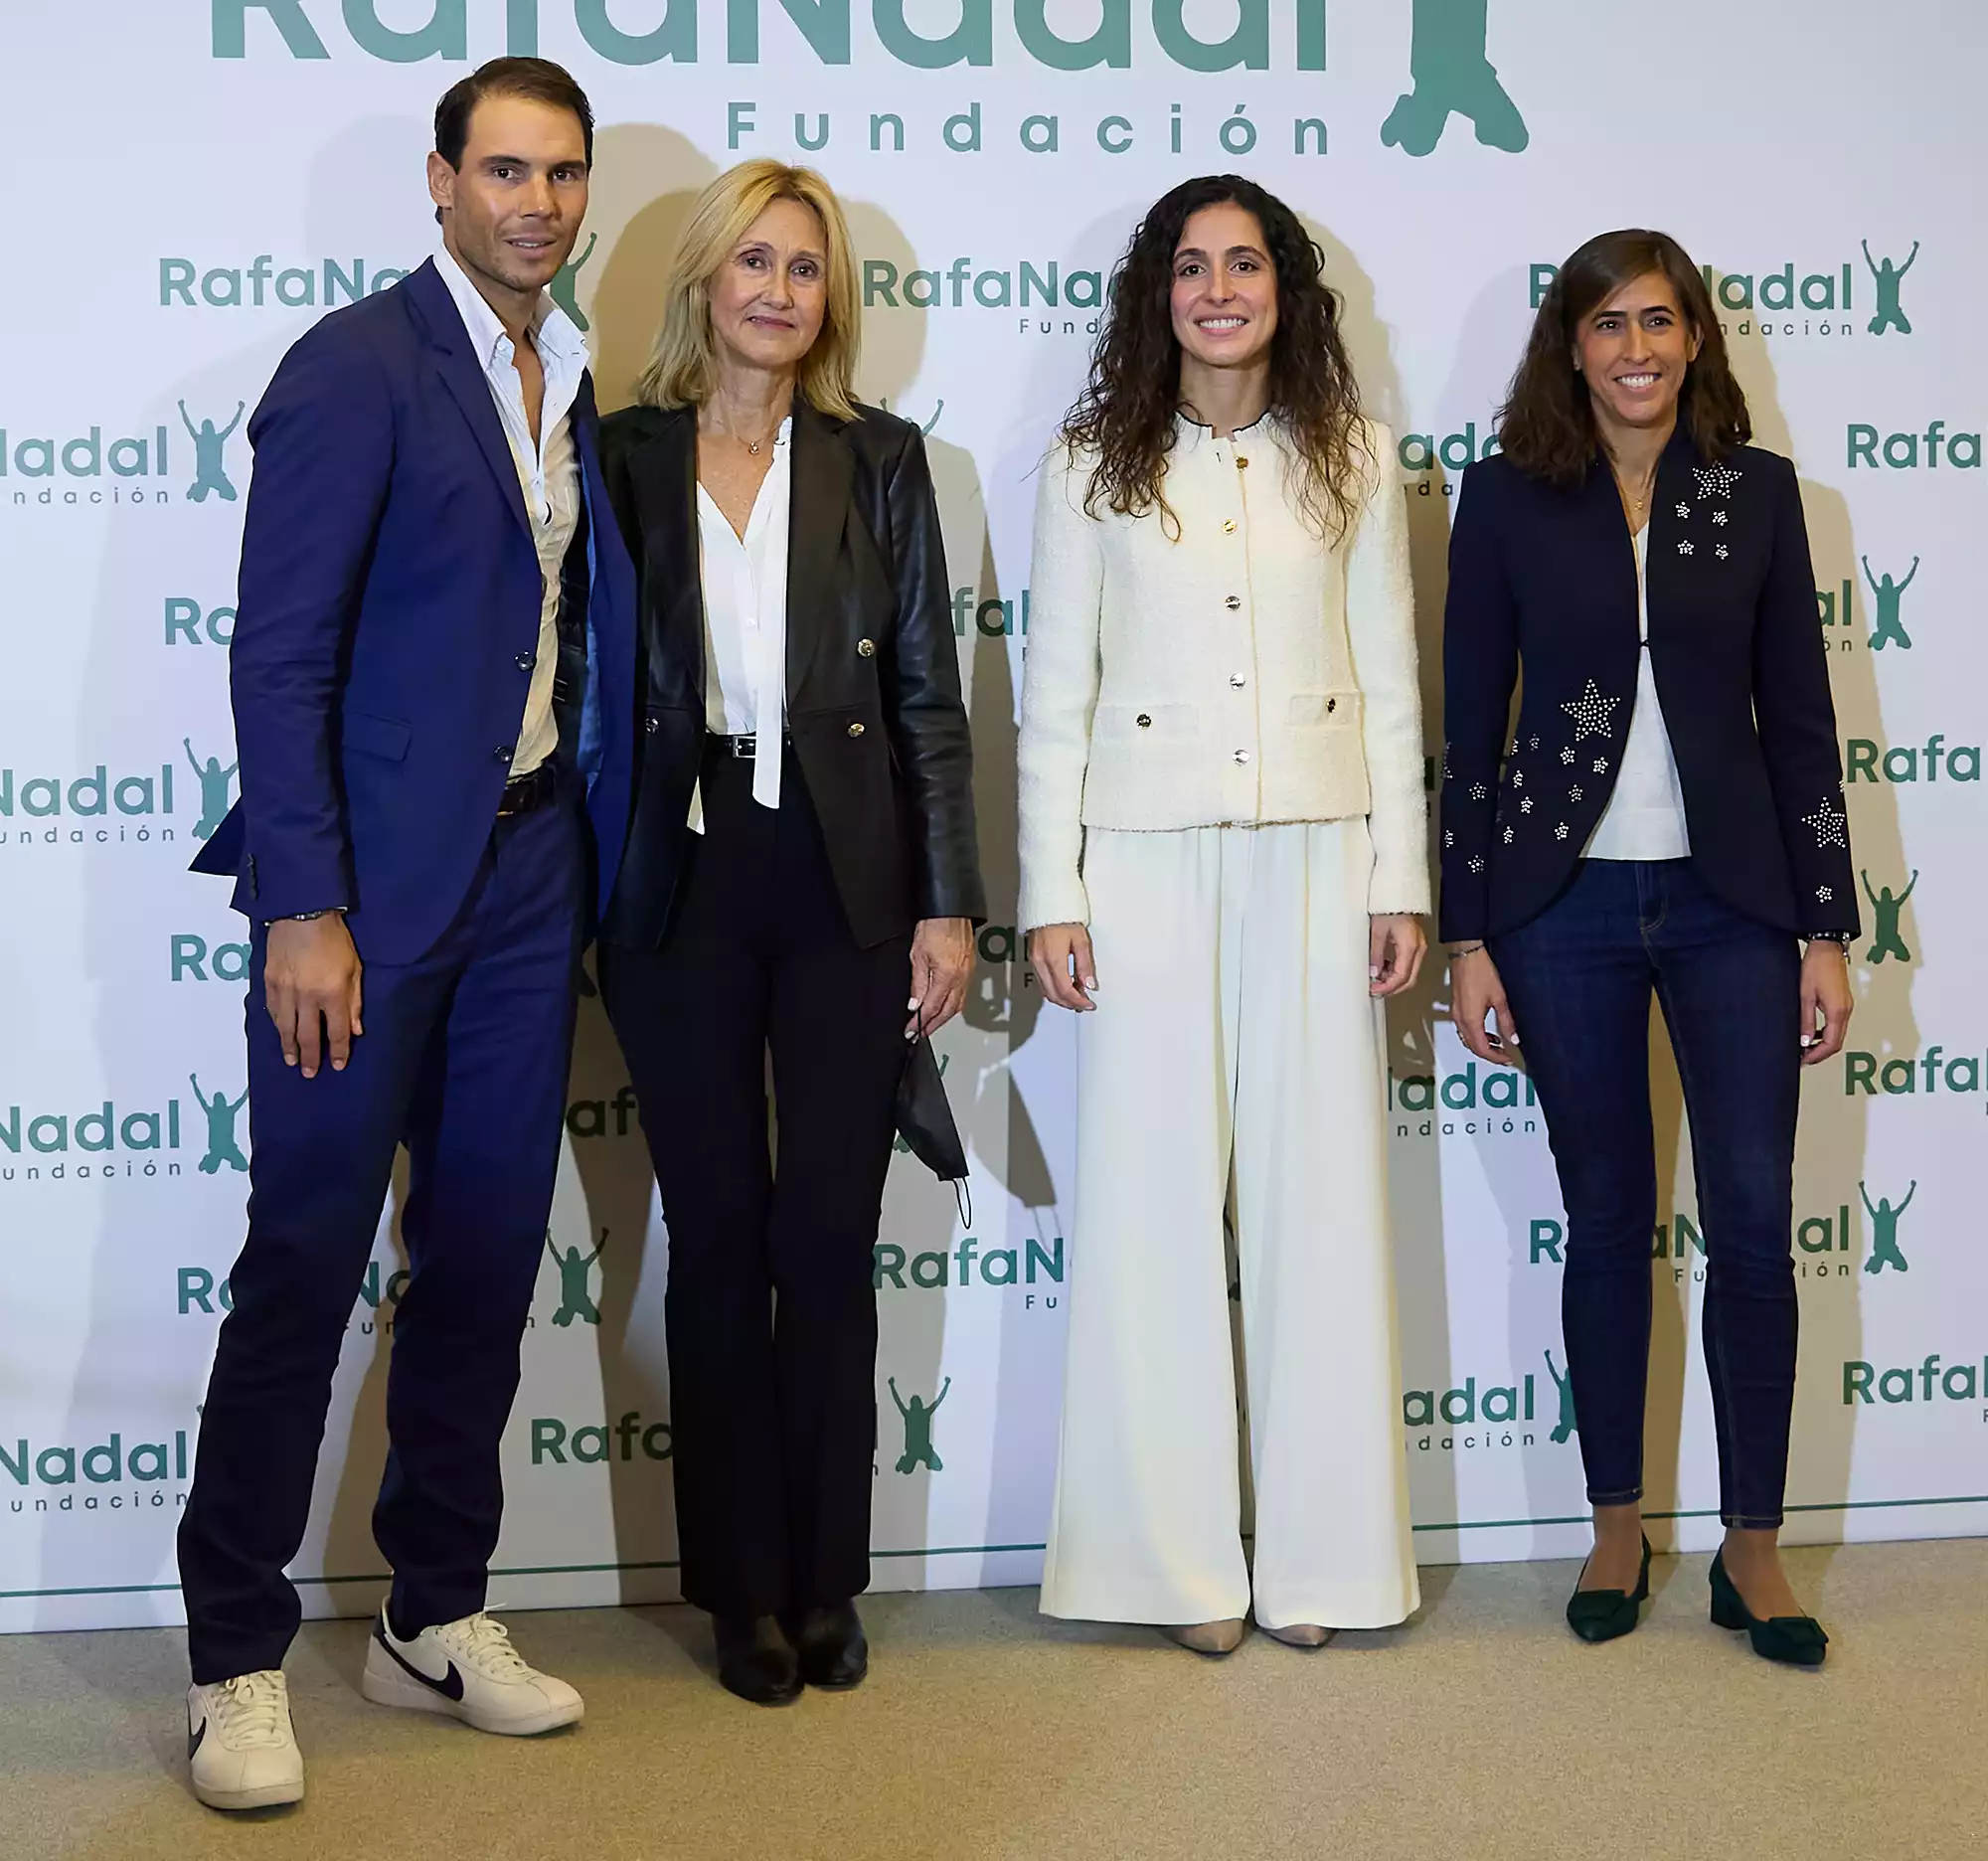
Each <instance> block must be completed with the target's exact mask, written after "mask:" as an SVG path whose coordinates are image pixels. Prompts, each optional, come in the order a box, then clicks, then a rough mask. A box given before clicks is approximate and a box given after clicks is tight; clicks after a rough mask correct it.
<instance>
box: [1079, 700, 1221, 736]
mask: <svg viewBox="0 0 1988 1861" xmlns="http://www.w3.org/2000/svg"><path fill="white" fill-rule="evenodd" d="M1200 728H1201V714H1200V712H1199V711H1198V710H1197V709H1196V708H1195V707H1194V706H1193V705H1183V704H1156V705H1119V704H1112V705H1104V704H1101V705H1099V706H1098V707H1097V712H1096V715H1095V717H1094V718H1093V719H1092V721H1091V726H1090V734H1091V737H1092V739H1093V740H1094V741H1096V742H1098V743H1178V742H1180V741H1181V740H1182V739H1183V738H1188V737H1192V736H1194V735H1195V734H1196V733H1197V732H1198V731H1199V729H1200Z"/></svg>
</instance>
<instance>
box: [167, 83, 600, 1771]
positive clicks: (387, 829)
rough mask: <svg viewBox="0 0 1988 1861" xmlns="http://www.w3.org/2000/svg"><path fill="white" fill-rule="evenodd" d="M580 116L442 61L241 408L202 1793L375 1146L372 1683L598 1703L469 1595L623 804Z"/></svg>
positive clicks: (585, 113) (278, 1636)
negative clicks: (243, 508)
mask: <svg viewBox="0 0 1988 1861" xmlns="http://www.w3.org/2000/svg"><path fill="white" fill-rule="evenodd" d="M592 142H593V119H592V115H591V112H590V111H589V109H588V106H587V102H586V98H585V96H584V95H583V93H582V92H581V91H580V87H579V86H578V85H576V84H575V83H574V82H573V80H572V79H571V78H570V77H568V76H567V74H566V73H565V72H563V71H561V70H560V69H559V67H557V66H555V65H550V64H546V63H544V62H542V61H539V60H536V59H507V60H500V61H498V62H496V63H495V64H492V65H487V66H485V67H484V68H483V69H482V70H480V71H478V72H477V73H475V74H474V75H473V76H471V77H469V78H467V79H465V80H463V82H462V83H460V84H459V85H456V86H455V87H454V88H453V89H452V90H450V91H449V93H448V94H447V96H445V97H444V98H443V99H442V102H441V105H440V107H439V108H438V109H437V111H436V113H435V151H436V152H435V153H434V154H432V155H431V156H429V158H428V187H429V192H430V194H431V195H432V197H433V199H434V201H435V203H436V207H437V215H436V217H437V219H438V220H439V221H440V223H441V228H442V248H443V250H442V251H441V253H440V254H437V256H436V257H435V258H434V259H433V260H431V261H430V262H429V263H427V264H424V265H422V266H421V268H420V269H419V270H418V271H416V272H414V274H413V275H412V276H411V277H409V278H408V279H407V280H406V281H405V282H403V283H402V284H400V285H398V286H396V287H395V288H394V289H392V290H390V291H386V292H384V293H382V294H380V295H378V296H374V297H369V298H367V299H365V300H364V301H363V302H361V303H358V304H354V305H352V306H351V307H349V308H347V309H343V310H340V311H338V312H337V313H336V314H335V315H332V316H328V317H326V318H325V319H324V320H323V321H321V322H320V323H318V324H317V326H316V327H315V328H313V329H312V330H311V331H310V332H309V333H308V334H307V335H306V336H304V337H303V338H302V340H300V341H299V342H298V343H297V344H296V346H295V347H294V348H292V349H291V350H290V352H289V354H288V355H287V356H286V357H285V358H284V359H283V362H282V365H281V366H280V367H279V368H278V370H277V371H276V376H275V379H274V381H273V382H272V383H271V384H270V386H269V390H268V393H267V394H266V395H265V396H264V397H263V399H262V403H261V405H260V407H258V408H257V409H256V411H255V414H254V417H253V419H252V421H251V422H250V423H249V428H248V431H249V437H250V439H251V441H252V442H253V445H254V448H255V472H254V479H253V483H252V485H251V487H250V490H249V496H248V516H247V527H246V531H245V534H244V537H243V546H242V572H241V581H240V599H239V603H238V605H239V618H238V621H237V626H236V632H235V641H234V648H233V672H232V679H233V692H234V703H235V721H236V738H237V746H238V750H239V753H240V757H241V780H242V790H241V792H242V798H241V801H240V802H239V803H238V804H237V806H236V807H235V808H234V810H233V811H232V812H231V813H230V814H229V815H228V817H227V819H226V820H225V821H223V822H222V824H221V826H220V828H219V829H218V830H217V831H216V832H215V834H214V835H213V837H212V838H211V839H210V840H209V841H208V842H207V844H206V846H205V847H204V848H203V849H202V851H201V854H200V857H199V858H198V859H197V860H196V862H195V867H196V869H197V870H199V871H202V872H218V873H228V874H232V875H233V876H234V878H235V881H236V885H235V905H236V908H237V909H238V910H239V911H242V912H243V913H245V914H246V915H247V916H248V918H249V920H250V921H251V925H252V931H251V941H252V950H253V957H252V965H251V970H250V983H249V995H248V1091H249V1107H250V1118H251V1123H252V1132H253V1140H254V1142H253V1154H252V1158H251V1161H250V1165H249V1172H250V1193H249V1198H248V1242H247V1244H246V1246H245V1247H244V1249H243V1252H242V1256H241V1259H240V1260H239V1261H238V1262H237V1263H236V1265H235V1269H234V1272H233V1274H232V1281H233V1294H234V1309H233V1312H232V1314H231V1315H230V1317H229V1318H228V1320H227V1321H226V1323H225V1324H224V1325H223V1326H222V1330H221V1339H220V1346H219V1350H218V1353H217V1356H216V1359H215V1365H214V1371H213V1375H212V1378H211V1379H210V1382H209V1385H208V1394H207V1402H206V1406H205V1409H204V1412H203V1416H202V1423H201V1436H200V1454H199V1462H198V1466H197V1468H196V1471H195V1478H194V1487H193V1492H192V1494H191V1496H190V1498H189V1500H188V1502H187V1509H186V1516H185V1519H184V1521H183V1522H182V1525H181V1528H180V1539H179V1548H180V1573H181V1579H182V1585H183V1588H184V1590H185V1594H186V1607H187V1630H188V1636H187V1638H188V1648H189V1652H190V1654H191V1657H192V1665H193V1681H194V1684H193V1686H192V1688H191V1689H190V1690H189V1692H188V1696H187V1698H188V1737H189V1741H190V1744H191V1748H192V1766H193V1783H194V1789H195V1792H196V1794H198V1795H199V1796H200V1798H201V1799H202V1800H203V1801H204V1802H207V1803H210V1804H212V1805H214V1806H215V1807H217V1808H230V1809H237V1808H251V1807H259V1806H262V1805H264V1804H268V1803H275V1802H290V1801H294V1800H295V1799H297V1798H298V1797H300V1796H301V1795H302V1793H303V1763H302V1759H301V1758H300V1756H299V1755H298V1752H297V1747H296V1742H295V1738H294V1735H293V1733H292V1730H291V1725H290V1715H289V1706H288V1698H287V1694H286V1691H285V1689H284V1684H283V1677H282V1673H281V1663H282V1659H283V1655H284V1651H285V1649H286V1648H287V1647H288V1645H289V1642H290V1639H291V1637H292V1636H293V1634H294V1633H295V1630H296V1626H297V1622H298V1619H299V1616H300V1614H301V1609H300V1607H299V1604H298V1601H297V1595H296V1592H295V1590H294V1589H293V1588H292V1587H291V1585H290V1584H289V1582H288V1581H287V1579H286V1578H285V1577H284V1575H283V1569H284V1566H285V1565H286V1564H287V1563H288V1562H289V1560H290V1559H291V1558H292V1557H294V1556H295V1555H296V1552H297V1549H298V1546H299V1545H300V1543H301V1542H302V1539H303V1534H304V1528H305V1523H306V1519H307V1516H308V1513H309V1510H310V1499H311V1486H312V1481H313V1477H314V1473H315V1466H316V1457H317V1450H318V1444H319V1441H320V1438H321V1437H322V1434H323V1429H324V1420H325V1411H326V1407H327V1404H328V1402H329V1398H330V1387H331V1377H332V1371H333V1369H334V1367H335V1366H336V1364H337V1361H338V1353H339V1346H340V1343H341V1341H342V1339H343V1337H344V1334H345V1327H346V1321H347V1319H348V1318H349V1316H350V1314H351V1310H352V1306H353V1301H354V1298H355V1296H356V1294H357V1291H358V1288H359V1285H360V1281H361V1278H362V1276H363V1274H364V1271H365V1268H366V1262H367V1259H368V1256H369V1254H370V1252H371V1250H372V1246H373V1241H374V1237H375V1234H376V1232H377V1230H378V1225H379V1219H380V1212H381V1208H382V1205H383V1203H384V1201H385V1198H386V1194H387V1190H388V1186H389V1182H390V1178H391V1174H392V1169H393V1163H394V1155H395V1151H396V1148H397V1146H399V1145H401V1144H405V1145H406V1146H407V1148H408V1152H409V1157H410V1163H411V1168H410V1177H409V1193H408V1199H407V1203H406V1206H405V1208H404V1210H403V1213H402V1233H403V1236H404V1238H405V1240H406V1243H407V1248H408V1256H409V1263H410V1267H411V1269H412V1272H411V1278H410V1280H409V1283H408V1287H407V1290H406V1292H405V1294H404V1295H403V1297H402V1299H401V1302H400V1307H399V1311H398V1314H397V1316H396V1319H395V1326H394V1351H393V1362H392V1367H391V1370H390V1373H389V1377H388V1385H387V1420H388V1429H389V1434H390V1437H391V1446H390V1449H389V1453H388V1460H387V1469H386V1477H385V1480H384V1482H383V1484H382V1486H381V1489H380V1497H379V1503H378V1505H377V1507H376V1509H375V1511H374V1517H373V1526H374V1535H375V1537H376V1538H377V1539H378V1541H379V1544H380V1548H381V1550H382V1551H383V1552H384V1553H385V1554H386V1557H387V1561H388V1562H389V1564H390V1565H391V1566H392V1567H393V1570H394V1588H393V1594H392V1597H391V1599H390V1600H389V1602H388V1604H387V1606H386V1607H385V1608H384V1609H383V1610H382V1611H381V1615H380V1618H379V1620H378V1621H377V1622H376V1623H375V1626H374V1634H373V1639H372V1641H371V1643H370V1644H369V1647H368V1654H367V1664H366V1672H365V1679H364V1691H365V1693H366V1695H367V1697H368V1698H369V1699H373V1700H377V1701H380V1702H382V1703H384V1704H391V1705H399V1706H407V1707H412V1708H416V1709H420V1710H424V1711H431V1712H443V1713H449V1714H452V1715H454V1716H455V1717H457V1718H460V1719H464V1720H466V1721H468V1722H469V1723H470V1724H472V1725H474V1726H477V1727H479V1728H480V1729H482V1730H484V1731H489V1732H502V1733H513V1734H519V1733H532V1732H541V1731H545V1730H548V1729H549V1728H551V1727H553V1726H558V1725H567V1724H571V1723H573V1722H574V1721H576V1720H578V1719H579V1718H580V1712H581V1703H580V1696H579V1694H577V1693H576V1692H575V1691H574V1690H573V1688H572V1687H570V1686H568V1685H566V1683H565V1682H563V1681H560V1680H555V1679H553V1678H552V1677H550V1676H549V1675H545V1674H540V1673H538V1672H536V1671H535V1670H534V1669H532V1668H531V1667H529V1666H528V1665H526V1663H525V1662H524V1660H523V1659H522V1658H521V1657H520V1656H519V1655H518V1654H517V1652H516V1651H515V1650H514V1649H513V1648H512V1646H511V1644H510V1640H509V1637H508V1635H507V1633H506V1631H505V1629H504V1627H503V1625H502V1624H501V1623H499V1622H497V1621H495V1620H494V1619H493V1618H492V1617H491V1616H489V1615H488V1614H486V1613H485V1612H484V1607H483V1606H484V1596H485V1584H486V1579H487V1567H488V1563H489V1559H490V1555H491V1553H492V1551H493V1550H494V1548H495V1546H496V1543H497V1533H498V1526H499V1523H500V1519H501V1514H502V1507H503V1486H502V1480H501V1477H500V1472H499V1465H498V1441H499V1438H500V1436H501V1434H502V1432H503V1429H504V1425H505V1421H506V1419H507V1417H508V1416H509V1413H510V1409H511V1404H512V1400H513V1398H514V1397H515V1395H516V1393H517V1384H518V1373H519V1363H518V1353H519V1342H520V1339H521V1337H522V1335H523V1331H524V1325H525V1319H526V1315H527V1312H528V1310H529V1307H530V1303H531V1295H532V1286H533V1281H534V1279H535V1277H536V1275H537V1271H538V1264H539V1257H540V1251H541V1248H542V1246H543V1244H544V1239H545V1232H546V1219H547V1215H548V1212H549V1210H550V1207H551V1202H552V1192H553V1179H554V1173H555V1169H556V1167H557V1162H558V1156H559V1147H560V1135H561V1127H562V1121H563V1117H562V1114H563V1110H564V1105H565V1099H566V1081H567V1068H568V1061H569V1052H570V1047H571V1042H572V1035H573V1022H574V1010H575V999H576V993H577V984H578V974H579V958H580V948H581V944H582V942H583V940H584V936H585V933H586V930H587V926H588V921H589V919H590V917H591V915H592V914H593V913H595V912H597V910H598V909H599V908H600V906H601V905H602V904H603V903H604V901H605V899H606V896H607V894H608V891H609V889H610V888H611V886H612V883H613V879H614V872H615V867H616V863H617V861H618V860H619V857H620V852H621V844H622V839H623V835H624V831H625V829H626V825H627V819H628V812H629V769H630V764H631V760H632V751H633V744H632V735H633V718H634V670H635V668H634V650H635V649H634V618H633V616H634V589H633V577H632V571H631V570H630V567H629V564H628V561H627V557H626V555H625V554H624V551H623V547H622V544H621V541H620V536H619V532H618V531H617V529H616V527H615V525H614V523H613V522H612V521H611V520H610V519H609V517H608V515H607V505H606V502H605V500H604V496H603V493H602V488H601V481H600V470H599V463H598V459H597V457H596V454H595V447H594V426H595V412H594V404H593V395H592V390H591V385H590V383H589V380H588V377H587V373H586V352H585V349H584V347H583V345H582V343H581V341H580V333H579V331H578V330H577V329H575V328H574V326H573V324H572V322H571V320H570V319H569V318H568V317H567V316H566V315H565V313H564V312H562V311H561V310H559V308H558V307H557V306H556V304H555V303H554V302H553V300H552V298H551V296H550V294H549V292H548V286H549V285H550V284H551V283H552V281H553V279H554V278H555V276H556V275H557V274H558V272H559V270H560V267H561V266H562V265H564V264H565V263H566V261H567V258H568V255H569V254H571V252H572V250H573V246H574V241H575V239H576V238H577V236H578V235H579V232H580V221H581V218H582V216H583V215H584V213H585V210H586V192H587V174H588V167H589V164H590V162H591V159H592V152H593V151H592Z"/></svg>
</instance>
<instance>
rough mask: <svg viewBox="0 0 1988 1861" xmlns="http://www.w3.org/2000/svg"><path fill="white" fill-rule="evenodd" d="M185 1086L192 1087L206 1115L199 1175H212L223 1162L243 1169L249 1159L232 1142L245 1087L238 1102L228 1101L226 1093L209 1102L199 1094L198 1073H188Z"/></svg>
mask: <svg viewBox="0 0 1988 1861" xmlns="http://www.w3.org/2000/svg"><path fill="white" fill-rule="evenodd" d="M187 1083H188V1084H189V1085H190V1086H191V1087H192V1088H193V1096H194V1098H195V1099H197V1100H199V1101H200V1108H201V1109H202V1110H203V1111H205V1112H206V1113H207V1154H206V1155H205V1156H204V1157H202V1158H201V1160H200V1173H201V1174H202V1175H203V1176H213V1175H215V1174H217V1173H218V1172H219V1171H220V1169H221V1167H222V1165H223V1164H224V1163H225V1164H226V1165H227V1166H228V1167H229V1168H230V1169H232V1170H246V1169H247V1168H248V1158H247V1157H246V1156H244V1155H243V1154H242V1146H241V1144H239V1143H238V1142H237V1141H236V1139H235V1120H236V1119H237V1118H238V1117H240V1116H241V1114H242V1107H243V1106H244V1105H246V1104H247V1103H248V1087H246V1086H245V1087H243V1089H242V1097H241V1098H240V1099H230V1098H229V1096H228V1095H227V1094H226V1093H216V1094H215V1095H214V1097H213V1098H212V1099H210V1098H209V1097H208V1096H207V1094H206V1093H204V1092H202V1091H201V1089H200V1076H199V1075H198V1074H197V1073H189V1074H188V1075H187Z"/></svg>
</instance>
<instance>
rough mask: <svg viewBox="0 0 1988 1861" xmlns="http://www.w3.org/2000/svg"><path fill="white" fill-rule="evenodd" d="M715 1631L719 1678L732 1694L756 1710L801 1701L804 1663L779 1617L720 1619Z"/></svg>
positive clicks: (758, 1616) (713, 1626) (714, 1622)
mask: <svg viewBox="0 0 1988 1861" xmlns="http://www.w3.org/2000/svg"><path fill="white" fill-rule="evenodd" d="M712 1628H713V1630H714V1632H715V1633H716V1635H717V1638H718V1678H719V1680H720V1681H721V1682H722V1683H723V1685H724V1686H725V1688H726V1690H727V1691H728V1692H732V1693H736V1694H738V1695H739V1697H740V1698H741V1699H743V1700H750V1701H751V1702H752V1704H753V1705H755V1706H784V1705H786V1704H787V1703H788V1702H789V1701H790V1700H796V1699H799V1698H800V1693H801V1671H800V1659H799V1656H797V1655H796V1654H795V1652H794V1644H793V1643H792V1642H791V1641H789V1640H788V1639H787V1636H786V1631H785V1630H784V1629H783V1628H782V1627H781V1626H780V1624H779V1622H778V1620H777V1619H776V1618H775V1617H773V1616H771V1615H756V1616H752V1617H749V1618H740V1619H732V1618H728V1617H726V1616H723V1615H718V1616H714V1617H713V1618H712Z"/></svg>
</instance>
